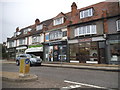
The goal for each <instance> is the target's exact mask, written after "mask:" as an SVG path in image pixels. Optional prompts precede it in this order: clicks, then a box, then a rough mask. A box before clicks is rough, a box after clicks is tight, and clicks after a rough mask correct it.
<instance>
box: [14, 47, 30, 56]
mask: <svg viewBox="0 0 120 90" xmlns="http://www.w3.org/2000/svg"><path fill="white" fill-rule="evenodd" d="M27 48H28V46H27V45H21V46H19V47H16V57H17V56H18V55H19V54H24V53H25V50H26V49H27Z"/></svg>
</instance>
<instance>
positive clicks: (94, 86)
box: [64, 80, 107, 89]
mask: <svg viewBox="0 0 120 90" xmlns="http://www.w3.org/2000/svg"><path fill="white" fill-rule="evenodd" d="M64 82H66V83H72V84H78V85H83V86H88V87H93V88H103V89H107V88H106V87H100V86H96V85H90V84H84V83H78V82H73V81H68V80H64Z"/></svg>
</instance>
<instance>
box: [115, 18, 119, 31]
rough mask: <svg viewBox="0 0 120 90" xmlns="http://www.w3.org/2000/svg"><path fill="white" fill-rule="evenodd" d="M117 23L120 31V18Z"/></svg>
mask: <svg viewBox="0 0 120 90" xmlns="http://www.w3.org/2000/svg"><path fill="white" fill-rule="evenodd" d="M116 24H117V31H120V19H119V20H117V21H116Z"/></svg>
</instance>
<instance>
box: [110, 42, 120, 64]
mask: <svg viewBox="0 0 120 90" xmlns="http://www.w3.org/2000/svg"><path fill="white" fill-rule="evenodd" d="M110 54H111V61H113V62H118V61H119V60H120V41H118V40H110Z"/></svg>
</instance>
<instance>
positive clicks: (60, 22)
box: [53, 17, 64, 26]
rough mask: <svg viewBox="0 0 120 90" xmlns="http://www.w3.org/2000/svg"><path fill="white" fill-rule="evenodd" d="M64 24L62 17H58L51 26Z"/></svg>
mask: <svg viewBox="0 0 120 90" xmlns="http://www.w3.org/2000/svg"><path fill="white" fill-rule="evenodd" d="M63 23H64V17H60V18H57V19H55V20H54V22H53V25H54V26H55V25H59V24H63Z"/></svg>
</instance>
